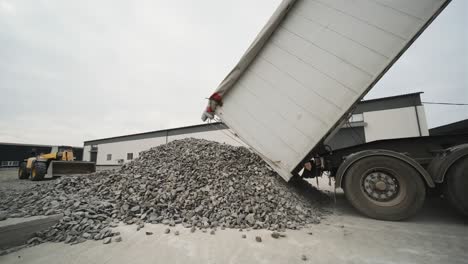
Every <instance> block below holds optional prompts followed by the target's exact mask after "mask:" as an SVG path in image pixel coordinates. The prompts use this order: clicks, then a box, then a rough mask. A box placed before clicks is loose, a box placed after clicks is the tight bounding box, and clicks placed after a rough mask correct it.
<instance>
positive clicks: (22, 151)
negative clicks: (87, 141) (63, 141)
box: [0, 142, 83, 167]
mask: <svg viewBox="0 0 468 264" xmlns="http://www.w3.org/2000/svg"><path fill="white" fill-rule="evenodd" d="M52 147H53V146H51V145H37V144H19V143H1V142H0V167H18V166H19V162H20V161H22V160H24V159H25V158H28V157H30V156H31V153H32V152H34V153H36V154H40V153H49V152H50V151H51V150H52ZM73 154H74V156H75V159H76V160H82V157H83V148H77V147H73Z"/></svg>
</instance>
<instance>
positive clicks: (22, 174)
mask: <svg viewBox="0 0 468 264" xmlns="http://www.w3.org/2000/svg"><path fill="white" fill-rule="evenodd" d="M28 178H29V173H28V168H26V162H21V163H20V165H19V168H18V179H20V180H26V179H28Z"/></svg>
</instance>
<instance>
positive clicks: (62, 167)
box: [49, 161, 96, 176]
mask: <svg viewBox="0 0 468 264" xmlns="http://www.w3.org/2000/svg"><path fill="white" fill-rule="evenodd" d="M95 171H96V163H94V162H86V161H52V162H51V163H50V168H49V175H52V176H61V175H70V174H88V173H92V172H95Z"/></svg>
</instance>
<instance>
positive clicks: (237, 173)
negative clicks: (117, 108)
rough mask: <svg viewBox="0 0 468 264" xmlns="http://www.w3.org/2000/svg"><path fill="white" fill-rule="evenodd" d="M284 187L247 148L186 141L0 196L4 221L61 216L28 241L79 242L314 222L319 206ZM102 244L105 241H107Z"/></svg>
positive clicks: (313, 196) (313, 195) (314, 197)
mask: <svg viewBox="0 0 468 264" xmlns="http://www.w3.org/2000/svg"><path fill="white" fill-rule="evenodd" d="M293 189H294V187H292V186H290V185H288V184H286V183H285V182H284V181H283V180H282V179H281V178H280V177H279V176H278V175H277V174H276V173H275V172H274V171H273V170H272V169H271V168H269V167H268V165H266V163H264V162H263V161H262V160H261V158H260V157H258V156H257V155H256V154H254V153H252V152H250V151H249V150H248V149H246V148H244V147H233V146H230V145H225V144H219V143H216V142H211V141H206V140H199V139H193V138H192V139H184V140H178V141H173V142H170V143H168V144H166V145H162V146H158V147H155V148H152V149H150V150H148V151H145V152H143V153H141V155H140V157H139V158H138V159H136V160H134V161H133V162H131V163H128V164H126V165H124V166H122V167H121V169H120V170H114V171H101V172H96V173H93V174H90V175H81V176H75V177H62V178H61V179H59V180H57V181H55V182H52V183H51V184H47V185H38V186H34V187H33V188H31V189H28V190H24V191H19V192H16V193H9V194H8V195H6V194H3V195H0V196H1V197H2V199H1V200H0V211H6V212H7V214H8V215H9V217H24V216H33V215H52V214H58V213H61V214H63V215H64V217H63V219H62V220H61V221H60V223H59V224H57V225H55V226H54V227H52V228H50V229H49V230H47V231H45V232H42V233H40V234H37V238H35V239H33V240H32V241H31V243H41V242H43V241H64V242H65V243H71V244H75V243H80V242H83V241H85V240H90V239H94V240H102V239H106V238H109V237H112V236H118V235H119V234H118V233H117V234H116V233H115V232H114V231H113V230H112V228H113V227H116V226H117V224H118V223H119V222H124V223H126V224H136V225H138V229H140V228H142V227H143V226H144V223H162V224H167V225H169V226H174V225H176V224H181V225H183V226H184V227H187V228H192V230H193V228H194V227H195V228H198V229H216V228H218V227H219V228H221V227H222V228H252V229H270V230H275V231H283V230H285V229H287V228H288V229H299V228H301V227H302V226H304V225H306V224H310V223H319V222H320V217H321V214H322V212H321V210H320V206H319V204H320V203H319V202H318V201H323V200H324V199H326V198H325V197H326V196H325V195H324V194H322V193H320V192H319V191H317V190H315V189H312V188H311V187H307V191H306V192H307V195H306V196H307V199H306V198H305V196H304V195H301V194H299V193H300V192H303V191H304V189H302V190H301V191H300V192H297V191H296V190H293ZM106 241H107V240H106Z"/></svg>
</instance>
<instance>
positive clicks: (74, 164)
mask: <svg viewBox="0 0 468 264" xmlns="http://www.w3.org/2000/svg"><path fill="white" fill-rule="evenodd" d="M95 171H96V163H94V162H86V161H77V160H75V156H74V154H73V148H72V147H69V146H54V147H52V150H51V152H50V153H39V154H37V153H34V152H32V153H31V155H30V157H28V158H27V159H25V160H24V161H22V162H21V163H20V166H19V168H18V178H19V179H20V180H25V179H31V180H32V181H40V180H43V179H44V177H45V176H46V175H47V174H49V175H50V176H63V175H70V174H88V173H92V172H95ZM48 172H49V173H48Z"/></svg>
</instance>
